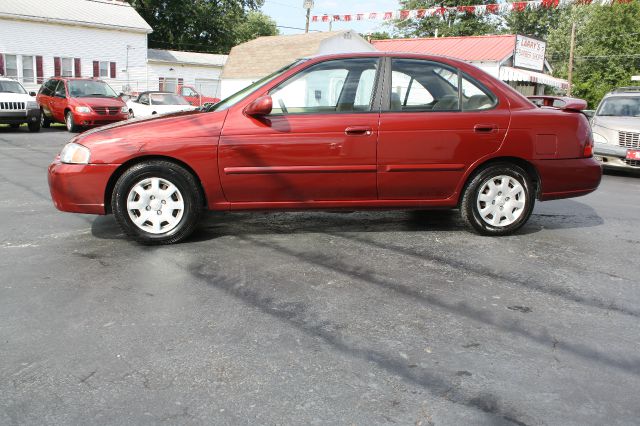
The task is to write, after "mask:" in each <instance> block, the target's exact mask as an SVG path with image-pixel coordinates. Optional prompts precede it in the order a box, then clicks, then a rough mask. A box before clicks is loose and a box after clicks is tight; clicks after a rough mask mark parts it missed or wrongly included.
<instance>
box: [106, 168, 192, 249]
mask: <svg viewBox="0 0 640 426" xmlns="http://www.w3.org/2000/svg"><path fill="white" fill-rule="evenodd" d="M152 177H158V178H163V179H166V180H168V181H169V182H171V183H172V184H173V185H175V186H176V187H177V188H178V190H179V191H180V193H181V194H182V199H183V201H184V212H183V215H182V219H181V220H180V222H179V223H178V225H177V226H176V227H175V228H173V229H172V230H170V231H168V232H165V233H162V234H152V233H149V232H146V231H144V230H142V229H140V228H138V227H137V226H136V225H135V224H134V223H133V221H132V220H131V218H130V217H129V214H128V212H127V197H128V195H129V192H130V191H131V188H133V187H134V185H136V184H137V183H138V182H140V181H141V180H143V179H147V178H152ZM111 208H112V211H113V214H114V216H115V217H116V220H117V221H118V223H119V224H120V226H121V227H122V229H123V230H124V231H125V233H126V234H127V235H129V236H131V237H133V238H134V239H135V240H136V241H138V242H140V243H143V244H171V243H174V242H178V241H180V240H182V239H184V238H186V237H187V236H188V235H189V234H191V232H192V231H193V229H194V228H195V225H196V224H197V221H198V219H199V217H200V213H201V211H202V197H201V195H200V192H199V190H198V186H197V183H196V182H195V179H194V178H193V176H192V175H191V174H190V173H189V172H187V171H186V170H184V169H183V168H182V167H180V166H178V165H176V164H173V163H170V162H164V161H157V162H156V161H153V162H148V163H141V164H137V165H134V166H133V167H131V168H130V169H129V170H127V171H126V172H124V174H122V176H120V178H119V179H118V181H117V182H116V185H115V186H114V189H113V193H112V197H111Z"/></svg>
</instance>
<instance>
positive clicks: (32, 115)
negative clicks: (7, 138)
mask: <svg viewBox="0 0 640 426" xmlns="http://www.w3.org/2000/svg"><path fill="white" fill-rule="evenodd" d="M38 121H40V109H29V110H25V111H0V124H22V123H36V122H38Z"/></svg>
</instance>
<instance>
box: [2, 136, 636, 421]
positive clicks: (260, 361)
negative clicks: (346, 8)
mask: <svg viewBox="0 0 640 426" xmlns="http://www.w3.org/2000/svg"><path fill="white" fill-rule="evenodd" d="M69 138H70V135H69V134H68V133H67V132H66V131H64V130H63V129H62V128H52V129H44V130H43V131H42V132H41V133H39V134H30V133H28V132H27V131H26V129H21V130H20V131H19V132H15V131H11V130H10V129H8V128H0V221H1V222H2V227H1V228H0V229H1V231H0V283H1V284H0V424H3V425H4V424H98V423H99V424H123V425H124V424H159V423H166V424H357V425H369V424H386V423H389V424H416V425H457V424H487V425H494V424H516V425H542V424H548V425H554V424H557V425H584V424H594V425H601V424H637V422H638V418H640V402H639V401H640V400H639V397H638V395H640V339H639V338H638V336H639V332H640V258H639V256H638V254H639V250H640V226H639V225H638V224H639V220H638V219H639V217H640V178H638V177H634V176H626V175H606V176H605V177H604V180H603V183H602V185H601V188H600V189H599V190H598V191H597V192H595V193H593V194H591V195H589V196H586V197H582V198H576V199H571V200H562V201H552V202H547V203H540V204H538V205H537V207H536V210H535V212H534V215H533V217H532V219H531V221H530V222H529V224H528V225H527V226H526V227H525V228H524V229H523V231H522V232H520V233H519V234H518V235H515V236H511V237H505V238H487V237H480V236H477V235H473V234H470V233H468V232H467V231H466V230H465V229H464V228H463V227H462V225H461V223H460V222H459V220H458V215H457V212H432V213H420V212H401V211H394V212H352V213H334V212H310V213H309V212H307V213H251V214H248V213H235V214H227V213H211V214H209V215H208V216H207V217H206V220H204V221H203V223H202V225H201V227H200V228H199V230H198V231H197V232H196V233H195V235H194V236H193V237H192V238H191V239H190V240H189V241H188V242H187V243H184V244H179V245H175V246H169V247H144V246H140V245H137V244H135V243H133V242H131V241H128V240H127V239H125V238H124V237H123V235H122V234H121V233H120V230H119V229H118V227H117V226H116V224H115V221H114V220H113V218H112V217H111V216H106V217H94V216H84V215H74V214H66V213H61V212H58V211H57V210H55V208H54V207H53V205H52V203H51V200H50V196H49V192H48V187H47V180H46V167H47V165H48V164H49V163H50V161H51V160H52V159H53V157H54V156H55V154H56V153H57V152H58V151H59V150H60V148H61V147H62V146H63V145H64V143H65V142H66V141H67V140H68V139H69Z"/></svg>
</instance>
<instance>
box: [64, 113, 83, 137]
mask: <svg viewBox="0 0 640 426" xmlns="http://www.w3.org/2000/svg"><path fill="white" fill-rule="evenodd" d="M64 123H65V124H66V125H67V130H68V131H70V132H71V133H75V132H77V131H78V130H80V127H79V126H78V125H77V124H76V123H75V121H74V119H73V114H72V113H71V111H67V113H66V114H65V115H64Z"/></svg>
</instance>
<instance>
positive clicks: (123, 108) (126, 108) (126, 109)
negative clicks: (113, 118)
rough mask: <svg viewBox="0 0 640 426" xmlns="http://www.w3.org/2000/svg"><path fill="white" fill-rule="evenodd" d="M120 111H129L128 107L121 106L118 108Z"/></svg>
mask: <svg viewBox="0 0 640 426" xmlns="http://www.w3.org/2000/svg"><path fill="white" fill-rule="evenodd" d="M120 112H122V113H125V114H126V113H128V112H129V107H127V106H123V107H122V108H120Z"/></svg>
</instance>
